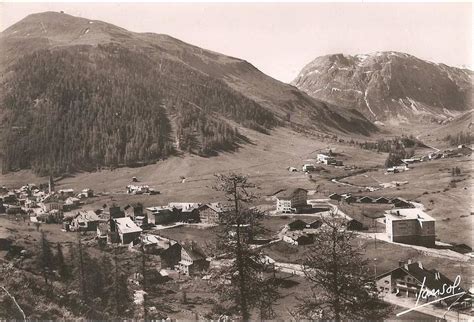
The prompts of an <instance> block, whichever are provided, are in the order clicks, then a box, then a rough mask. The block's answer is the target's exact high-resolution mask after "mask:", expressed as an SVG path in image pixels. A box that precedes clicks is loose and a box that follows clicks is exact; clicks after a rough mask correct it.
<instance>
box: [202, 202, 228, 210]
mask: <svg viewBox="0 0 474 322" xmlns="http://www.w3.org/2000/svg"><path fill="white" fill-rule="evenodd" d="M205 208H209V209H211V210H213V211H214V212H217V213H221V212H223V211H224V209H223V207H222V206H221V205H220V204H219V203H218V202H213V203H206V204H203V205H201V206H199V208H198V209H199V210H203V209H205Z"/></svg>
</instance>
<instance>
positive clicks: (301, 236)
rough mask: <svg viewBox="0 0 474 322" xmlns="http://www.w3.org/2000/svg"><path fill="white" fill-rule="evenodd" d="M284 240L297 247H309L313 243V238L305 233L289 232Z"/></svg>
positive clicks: (284, 236)
mask: <svg viewBox="0 0 474 322" xmlns="http://www.w3.org/2000/svg"><path fill="white" fill-rule="evenodd" d="M282 240H283V241H284V242H286V243H288V244H291V245H295V246H303V245H309V244H312V243H313V241H314V240H313V236H312V235H311V234H307V233H305V232H303V231H288V232H286V233H285V234H284V235H283V238H282Z"/></svg>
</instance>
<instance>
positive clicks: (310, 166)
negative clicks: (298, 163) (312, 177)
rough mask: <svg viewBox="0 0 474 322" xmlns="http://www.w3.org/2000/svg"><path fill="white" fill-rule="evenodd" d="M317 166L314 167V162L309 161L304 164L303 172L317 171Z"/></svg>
mask: <svg viewBox="0 0 474 322" xmlns="http://www.w3.org/2000/svg"><path fill="white" fill-rule="evenodd" d="M315 170H316V168H315V167H314V164H311V163H307V164H304V165H303V172H312V171H315Z"/></svg>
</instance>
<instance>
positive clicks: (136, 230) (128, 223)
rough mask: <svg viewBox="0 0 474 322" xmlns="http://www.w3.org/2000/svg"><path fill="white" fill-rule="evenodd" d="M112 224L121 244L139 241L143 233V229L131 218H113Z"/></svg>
mask: <svg viewBox="0 0 474 322" xmlns="http://www.w3.org/2000/svg"><path fill="white" fill-rule="evenodd" d="M112 223H113V227H114V228H113V229H111V230H112V231H114V232H116V233H117V234H118V236H119V240H120V243H121V244H123V245H125V244H130V243H131V242H133V241H135V240H137V239H138V238H139V237H140V235H141V233H142V229H141V228H140V227H138V226H137V225H136V224H135V223H134V222H133V221H132V220H131V219H130V217H122V218H113V219H112Z"/></svg>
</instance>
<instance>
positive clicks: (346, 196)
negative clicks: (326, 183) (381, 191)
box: [329, 193, 414, 208]
mask: <svg viewBox="0 0 474 322" xmlns="http://www.w3.org/2000/svg"><path fill="white" fill-rule="evenodd" d="M329 199H331V200H335V201H339V202H346V203H348V204H350V203H363V204H392V205H394V206H395V207H396V208H413V207H414V205H413V204H412V203H411V202H409V201H407V200H405V199H403V198H400V197H395V198H387V197H371V196H354V195H352V194H350V193H343V194H339V193H333V194H330V195H329Z"/></svg>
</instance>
